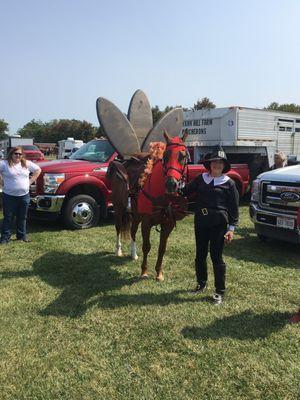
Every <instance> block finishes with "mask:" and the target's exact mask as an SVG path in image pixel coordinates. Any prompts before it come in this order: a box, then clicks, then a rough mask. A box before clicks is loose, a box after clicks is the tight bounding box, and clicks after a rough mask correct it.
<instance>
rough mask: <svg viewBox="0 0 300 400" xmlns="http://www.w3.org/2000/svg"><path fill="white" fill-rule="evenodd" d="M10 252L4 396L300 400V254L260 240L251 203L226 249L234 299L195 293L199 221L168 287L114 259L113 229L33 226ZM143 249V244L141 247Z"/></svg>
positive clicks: (1, 378) (4, 279)
mask: <svg viewBox="0 0 300 400" xmlns="http://www.w3.org/2000/svg"><path fill="white" fill-rule="evenodd" d="M29 231H30V233H31V234H30V236H31V240H32V242H31V243H19V242H16V241H13V242H11V243H10V244H9V245H7V246H1V247H0V257H1V261H0V262H1V268H0V272H1V282H0V285H1V286H0V293H1V297H0V298H1V309H0V320H1V325H0V393H1V394H0V398H1V400H8V399H9V400H12V399H14V400H15V399H17V400H21V399H26V400H27V399H30V400H36V399H41V400H42V399H43V400H48V399H53V400H54V399H70V400H71V399H72V400H74V399H84V400H85V399H139V400H140V399H162V400H164V399H214V400H217V399H222V400H227V399H268V400H269V399H280V400H283V399H293V400H294V399H300V392H299V381H300V345H299V343H300V326H299V325H289V324H287V319H288V318H289V316H290V315H291V314H292V313H293V312H295V311H296V310H297V308H298V306H299V305H300V296H299V284H300V276H299V267H300V249H299V247H297V246H294V245H289V244H285V243H280V242H271V243H264V244H263V243H260V242H259V241H258V239H257V238H256V236H255V233H254V231H253V227H252V224H251V222H250V221H249V218H248V210H247V206H242V207H241V223H240V227H239V229H238V230H237V233H236V237H235V239H234V242H233V243H232V244H231V245H228V246H226V249H225V256H226V261H227V264H228V273H227V287H228V292H227V297H226V302H225V303H224V304H223V305H222V306H220V307H218V306H214V305H213V304H212V303H211V300H210V297H211V294H212V292H213V285H212V282H213V277H212V270H211V264H210V271H209V272H210V281H209V288H208V291H207V292H206V294H203V295H201V296H199V297H195V296H192V295H190V294H189V293H188V289H190V288H192V287H193V286H194V285H195V281H194V266H193V264H194V240H193V220H192V217H188V218H186V219H185V220H184V221H181V222H180V223H179V224H178V226H177V229H176V231H174V232H173V234H172V235H171V237H170V240H169V245H168V249H167V254H166V256H165V260H164V266H165V269H164V271H165V281H164V283H157V282H156V281H155V280H154V279H153V277H154V263H155V256H156V251H157V243H158V233H157V232H155V231H153V232H152V241H153V247H152V250H151V256H150V264H151V266H152V273H153V274H152V277H151V279H149V280H148V281H140V280H139V279H138V275H139V271H140V269H139V268H140V263H139V261H138V262H132V261H131V260H130V259H129V258H128V257H127V256H125V257H124V258H117V257H115V256H114V254H113V250H114V241H115V233H114V227H113V225H112V222H109V223H107V224H105V225H102V226H99V227H97V228H94V229H90V230H87V231H67V230H63V229H62V227H61V226H59V225H57V224H56V225H55V224H50V223H48V224H45V223H43V224H38V223H31V224H30V226H29ZM138 243H139V248H140V237H139V240H138Z"/></svg>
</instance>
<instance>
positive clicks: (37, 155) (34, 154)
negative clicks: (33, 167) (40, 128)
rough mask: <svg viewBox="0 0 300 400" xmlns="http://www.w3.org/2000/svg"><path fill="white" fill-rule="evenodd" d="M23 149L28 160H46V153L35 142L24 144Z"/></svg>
mask: <svg viewBox="0 0 300 400" xmlns="http://www.w3.org/2000/svg"><path fill="white" fill-rule="evenodd" d="M22 149H23V152H24V154H25V156H26V159H27V160H30V161H34V162H37V161H44V160H45V156H44V153H43V152H41V150H40V149H39V148H38V147H37V146H35V145H33V144H30V145H29V144H26V145H22Z"/></svg>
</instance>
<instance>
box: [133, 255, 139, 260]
mask: <svg viewBox="0 0 300 400" xmlns="http://www.w3.org/2000/svg"><path fill="white" fill-rule="evenodd" d="M131 259H132V260H133V261H136V260H138V259H139V256H137V255H132V256H131Z"/></svg>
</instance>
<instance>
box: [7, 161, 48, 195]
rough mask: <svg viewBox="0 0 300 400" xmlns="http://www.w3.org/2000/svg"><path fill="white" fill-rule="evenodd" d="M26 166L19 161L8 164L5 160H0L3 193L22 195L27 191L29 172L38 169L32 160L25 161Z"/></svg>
mask: <svg viewBox="0 0 300 400" xmlns="http://www.w3.org/2000/svg"><path fill="white" fill-rule="evenodd" d="M26 163H27V168H23V167H22V165H21V163H20V162H19V163H18V164H13V165H12V166H11V167H10V166H9V164H8V162H7V160H2V161H0V174H1V175H2V178H3V182H4V185H3V193H5V194H9V195H10V196H24V195H25V194H27V193H29V174H30V172H36V171H39V170H40V167H39V166H38V165H36V164H34V163H33V162H32V161H26Z"/></svg>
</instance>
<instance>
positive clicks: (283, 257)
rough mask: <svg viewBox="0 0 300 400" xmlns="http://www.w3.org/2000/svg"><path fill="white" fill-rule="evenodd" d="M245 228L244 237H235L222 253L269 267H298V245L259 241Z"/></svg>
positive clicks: (299, 258) (299, 263)
mask: <svg viewBox="0 0 300 400" xmlns="http://www.w3.org/2000/svg"><path fill="white" fill-rule="evenodd" d="M247 231H248V230H245V232H244V237H242V238H235V239H234V240H233V241H232V243H230V245H228V246H227V245H226V246H225V250H224V254H225V255H227V256H230V257H232V258H235V259H237V260H242V261H251V262H254V263H259V264H264V265H265V266H269V267H278V266H280V267H282V268H296V269H298V268H300V262H299V260H300V247H299V246H298V245H296V244H293V243H287V242H281V241H275V240H274V241H270V242H267V243H264V242H261V241H260V240H259V239H258V238H257V237H256V236H250V234H249V233H247Z"/></svg>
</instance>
